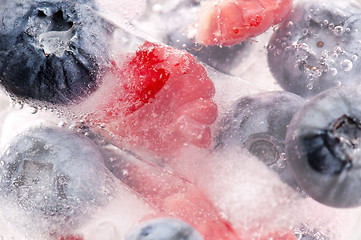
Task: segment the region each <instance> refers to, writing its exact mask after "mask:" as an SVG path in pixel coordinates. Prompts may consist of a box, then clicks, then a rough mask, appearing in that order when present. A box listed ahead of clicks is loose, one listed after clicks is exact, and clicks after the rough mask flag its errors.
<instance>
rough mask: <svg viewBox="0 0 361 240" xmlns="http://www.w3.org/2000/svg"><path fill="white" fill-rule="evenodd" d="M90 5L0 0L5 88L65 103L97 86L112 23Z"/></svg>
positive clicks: (0, 53) (0, 63)
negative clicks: (0, 1)
mask: <svg viewBox="0 0 361 240" xmlns="http://www.w3.org/2000/svg"><path fill="white" fill-rule="evenodd" d="M3 2H4V1H3ZM81 3H87V4H90V6H92V4H91V2H90V1H81ZM90 6H88V5H85V4H79V3H78V2H77V3H75V2H71V1H19V0H16V1H5V2H4V4H3V3H2V6H1V7H0V19H2V20H1V23H0V82H1V84H2V85H3V86H4V87H5V89H6V90H7V91H8V92H9V93H10V94H13V95H15V96H17V97H20V98H25V99H29V98H30V99H36V100H41V101H45V102H50V103H55V104H69V103H72V102H77V101H80V100H81V99H82V98H83V97H85V96H87V95H89V94H90V93H91V92H93V91H94V90H95V89H96V88H97V86H98V84H99V77H98V76H99V74H100V73H102V72H103V71H105V70H106V68H107V64H108V63H109V56H108V55H109V53H108V50H107V47H106V46H107V45H108V44H109V40H110V38H111V35H112V33H113V30H114V25H112V24H111V23H109V22H107V21H106V20H104V19H103V18H101V17H100V16H98V15H97V13H96V11H95V10H94V8H92V7H90Z"/></svg>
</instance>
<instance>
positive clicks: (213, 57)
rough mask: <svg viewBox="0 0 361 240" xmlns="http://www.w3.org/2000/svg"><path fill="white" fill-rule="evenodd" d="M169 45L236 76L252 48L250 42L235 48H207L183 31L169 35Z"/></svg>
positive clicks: (237, 45)
mask: <svg viewBox="0 0 361 240" xmlns="http://www.w3.org/2000/svg"><path fill="white" fill-rule="evenodd" d="M167 44H168V45H170V46H172V47H175V48H178V49H181V50H186V51H187V52H189V53H191V54H192V55H194V56H196V57H197V59H198V60H200V61H201V62H204V63H206V64H208V65H209V66H211V67H213V68H215V69H217V70H218V71H220V72H223V73H226V74H234V73H235V68H237V67H239V66H240V65H241V64H242V62H243V61H244V60H245V59H247V58H248V57H249V55H248V54H247V50H248V49H249V48H250V44H251V43H250V42H248V41H245V42H243V43H240V44H235V45H233V46H229V47H228V46H218V45H215V46H205V45H202V44H197V43H196V42H195V41H194V40H192V39H190V38H188V37H187V36H186V35H185V33H183V32H182V30H181V29H176V30H174V31H173V32H171V33H169V34H168V40H167Z"/></svg>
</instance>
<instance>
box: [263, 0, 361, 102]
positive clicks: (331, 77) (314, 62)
mask: <svg viewBox="0 0 361 240" xmlns="http://www.w3.org/2000/svg"><path fill="white" fill-rule="evenodd" d="M360 30H361V9H360V7H359V6H357V5H355V4H354V3H351V2H350V1H347V2H343V1H342V2H338V1H326V0H322V1H312V0H306V1H302V2H300V3H298V5H297V6H296V7H295V8H294V10H293V11H292V13H291V14H290V15H289V16H288V17H287V19H286V20H285V21H284V22H283V23H282V24H281V25H280V27H279V28H278V29H277V31H276V32H275V33H274V34H273V36H272V38H271V39H270V42H269V44H268V63H269V66H270V70H271V72H272V73H273V75H274V77H275V78H276V79H277V81H278V83H279V84H280V85H281V86H282V88H284V89H285V90H287V91H291V92H294V93H296V94H299V95H301V96H305V97H308V96H314V95H316V94H317V93H320V92H322V91H324V90H326V89H328V88H331V87H336V86H339V85H357V84H358V83H360V81H361V80H360V77H359V76H358V75H359V72H360V69H361V61H360V60H358V57H359V52H360V51H361V43H360V41H359V39H360V38H361V31H360Z"/></svg>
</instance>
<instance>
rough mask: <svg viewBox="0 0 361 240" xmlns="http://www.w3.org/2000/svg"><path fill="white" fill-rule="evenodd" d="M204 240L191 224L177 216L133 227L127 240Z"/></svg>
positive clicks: (149, 221)
mask: <svg viewBox="0 0 361 240" xmlns="http://www.w3.org/2000/svg"><path fill="white" fill-rule="evenodd" d="M155 239H157V240H203V238H202V237H201V235H200V234H199V233H198V232H197V231H196V230H195V229H194V228H192V226H190V225H189V224H187V223H185V222H183V221H180V220H178V219H175V218H156V219H152V220H148V221H145V222H143V223H141V224H139V225H138V226H136V227H134V228H133V229H131V231H130V232H129V233H128V234H127V235H126V237H125V240H155Z"/></svg>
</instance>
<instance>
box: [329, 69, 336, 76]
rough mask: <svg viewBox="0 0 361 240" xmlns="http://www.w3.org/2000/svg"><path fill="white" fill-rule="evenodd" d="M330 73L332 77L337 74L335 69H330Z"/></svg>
mask: <svg viewBox="0 0 361 240" xmlns="http://www.w3.org/2000/svg"><path fill="white" fill-rule="evenodd" d="M330 73H331V75H332V76H335V75H336V74H337V69H336V68H331V69H330Z"/></svg>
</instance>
